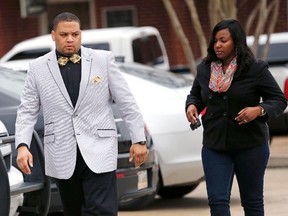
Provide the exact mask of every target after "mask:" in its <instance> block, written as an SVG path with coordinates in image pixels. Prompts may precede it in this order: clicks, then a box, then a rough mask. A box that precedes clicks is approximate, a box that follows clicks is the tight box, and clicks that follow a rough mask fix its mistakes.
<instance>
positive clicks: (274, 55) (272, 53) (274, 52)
mask: <svg viewBox="0 0 288 216" xmlns="http://www.w3.org/2000/svg"><path fill="white" fill-rule="evenodd" d="M263 47H264V46H263V45H259V48H258V53H257V58H261V55H262V51H263ZM287 50H288V43H275V44H270V45H269V50H268V54H267V59H266V60H267V62H268V63H269V64H270V65H273V64H285V63H287V62H288V52H287Z"/></svg>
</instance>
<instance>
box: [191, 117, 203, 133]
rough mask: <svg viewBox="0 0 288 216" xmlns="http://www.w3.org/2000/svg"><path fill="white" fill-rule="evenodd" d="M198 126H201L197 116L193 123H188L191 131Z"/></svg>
mask: <svg viewBox="0 0 288 216" xmlns="http://www.w3.org/2000/svg"><path fill="white" fill-rule="evenodd" d="M200 126H201V122H200V120H199V118H197V122H196V123H195V124H192V123H191V124H190V128H191V130H192V131H193V130H195V129H197V128H198V127H200Z"/></svg>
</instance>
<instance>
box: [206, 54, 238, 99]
mask: <svg viewBox="0 0 288 216" xmlns="http://www.w3.org/2000/svg"><path fill="white" fill-rule="evenodd" d="M236 69H237V59H236V56H235V57H234V58H233V59H232V61H231V62H230V63H229V65H228V68H227V70H226V72H225V73H224V72H223V68H222V62H220V61H216V62H214V61H213V62H212V63H211V74H210V82H209V88H210V89H211V90H212V91H214V92H218V93H220V92H226V91H227V90H228V89H229V87H230V85H231V83H232V80H233V75H234V73H235V71H236Z"/></svg>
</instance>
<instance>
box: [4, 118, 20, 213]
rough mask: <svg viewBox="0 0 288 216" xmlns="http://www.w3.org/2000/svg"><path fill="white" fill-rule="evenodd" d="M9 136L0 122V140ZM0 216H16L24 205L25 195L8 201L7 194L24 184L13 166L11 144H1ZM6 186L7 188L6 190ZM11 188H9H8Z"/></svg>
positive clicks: (13, 197) (18, 195) (12, 197)
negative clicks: (18, 185) (19, 208)
mask: <svg viewBox="0 0 288 216" xmlns="http://www.w3.org/2000/svg"><path fill="white" fill-rule="evenodd" d="M7 136H9V134H8V131H7V129H6V127H5V125H4V124H3V123H2V121H0V140H1V138H3V137H7ZM0 154H1V155H0V156H1V158H0V160H1V161H0V174H1V175H0V176H1V178H0V185H1V187H0V203H1V205H0V215H1V216H2V215H3V216H6V215H8V210H9V216H16V215H18V213H17V208H18V206H21V205H22V203H23V200H24V198H23V194H22V193H20V194H17V195H13V196H11V200H10V199H9V200H7V193H10V191H11V187H13V186H14V185H17V184H21V183H23V182H24V179H23V176H22V174H21V172H20V171H19V170H18V169H16V168H15V167H14V166H13V165H12V149H11V145H10V144H2V143H1V142H0ZM5 184H6V188H5ZM7 187H9V188H7ZM9 198H10V196H9Z"/></svg>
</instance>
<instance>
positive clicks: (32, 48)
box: [0, 26, 169, 70]
mask: <svg viewBox="0 0 288 216" xmlns="http://www.w3.org/2000/svg"><path fill="white" fill-rule="evenodd" d="M82 44H83V45H84V46H86V47H89V48H92V49H102V50H110V51H112V52H113V53H114V55H116V56H122V57H124V58H125V61H126V62H138V63H142V64H146V65H150V66H153V67H156V68H161V69H163V70H169V60H168V56H167V53H166V49H165V47H164V43H163V40H162V38H161V36H160V33H159V31H158V30H157V29H156V28H154V27H152V26H142V27H116V28H100V29H88V30H82ZM53 49H55V44H54V42H53V41H52V39H51V35H50V34H46V35H41V36H38V37H34V38H31V39H28V40H25V41H22V42H20V43H18V44H16V45H15V46H14V47H13V48H12V49H11V50H10V51H9V52H7V53H6V54H5V55H4V56H3V57H2V58H1V59H0V63H3V62H8V61H14V60H22V59H34V58H37V57H39V56H42V55H44V54H46V53H47V52H50V51H51V50H53Z"/></svg>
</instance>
